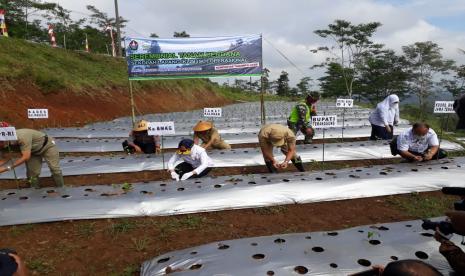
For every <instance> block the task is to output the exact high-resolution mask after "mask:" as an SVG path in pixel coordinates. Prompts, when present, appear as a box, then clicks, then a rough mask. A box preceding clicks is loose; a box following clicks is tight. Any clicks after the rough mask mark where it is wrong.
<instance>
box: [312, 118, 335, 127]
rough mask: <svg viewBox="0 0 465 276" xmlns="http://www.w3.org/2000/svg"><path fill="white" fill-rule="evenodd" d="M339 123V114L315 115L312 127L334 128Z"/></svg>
mask: <svg viewBox="0 0 465 276" xmlns="http://www.w3.org/2000/svg"><path fill="white" fill-rule="evenodd" d="M336 125H337V116H336V115H329V116H313V117H312V127H314V128H332V127H336Z"/></svg>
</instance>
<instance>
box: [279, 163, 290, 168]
mask: <svg viewBox="0 0 465 276" xmlns="http://www.w3.org/2000/svg"><path fill="white" fill-rule="evenodd" d="M287 165H289V162H288V161H284V162H282V163H281V164H280V165H279V167H280V168H281V169H285V168H287Z"/></svg>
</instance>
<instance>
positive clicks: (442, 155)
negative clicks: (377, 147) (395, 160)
mask: <svg viewBox="0 0 465 276" xmlns="http://www.w3.org/2000/svg"><path fill="white" fill-rule="evenodd" d="M389 147H390V148H391V154H392V155H394V156H396V155H398V154H400V152H399V150H398V149H397V137H394V139H392V141H391V143H390V144H389ZM428 150H429V148H428V149H427V150H426V151H424V152H416V151H411V150H409V151H408V152H410V153H411V154H413V155H416V156H422V157H423V156H425V153H426V152H427V151H428ZM438 157H439V158H438ZM446 157H447V151H445V150H443V149H441V148H439V149H438V152H436V154H435V155H433V158H432V160H434V159H443V158H446Z"/></svg>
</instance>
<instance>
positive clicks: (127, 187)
mask: <svg viewBox="0 0 465 276" xmlns="http://www.w3.org/2000/svg"><path fill="white" fill-rule="evenodd" d="M121 189H123V191H124V192H129V191H131V190H132V184H131V183H127V182H125V183H124V184H123V186H121Z"/></svg>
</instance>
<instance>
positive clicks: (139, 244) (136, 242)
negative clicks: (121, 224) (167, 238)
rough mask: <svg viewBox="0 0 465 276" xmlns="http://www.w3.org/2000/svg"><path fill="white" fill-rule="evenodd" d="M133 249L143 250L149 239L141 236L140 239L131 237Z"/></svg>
mask: <svg viewBox="0 0 465 276" xmlns="http://www.w3.org/2000/svg"><path fill="white" fill-rule="evenodd" d="M131 241H132V244H133V247H134V249H135V250H136V251H137V252H142V251H145V250H146V249H147V247H148V245H149V242H150V239H149V238H147V237H142V238H140V239H137V238H131Z"/></svg>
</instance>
